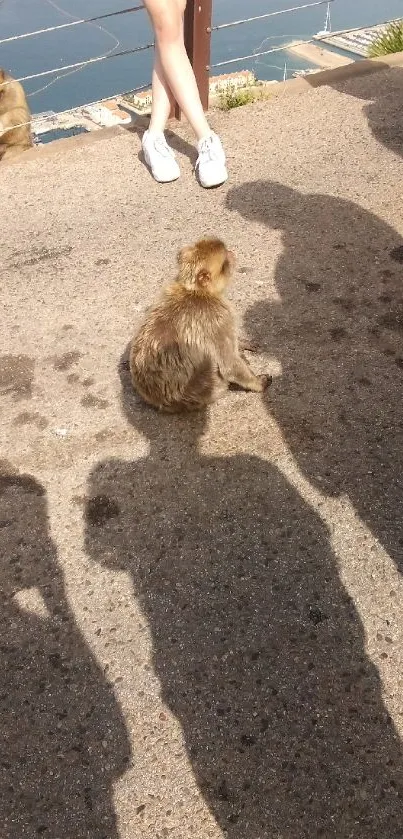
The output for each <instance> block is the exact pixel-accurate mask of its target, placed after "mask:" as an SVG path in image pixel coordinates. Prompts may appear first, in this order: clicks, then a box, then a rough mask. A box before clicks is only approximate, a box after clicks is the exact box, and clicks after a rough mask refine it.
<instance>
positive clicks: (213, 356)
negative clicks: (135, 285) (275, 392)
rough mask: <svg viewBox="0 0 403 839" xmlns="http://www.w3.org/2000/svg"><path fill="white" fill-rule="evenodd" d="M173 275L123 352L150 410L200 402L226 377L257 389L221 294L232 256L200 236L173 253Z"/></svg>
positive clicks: (264, 381)
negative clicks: (175, 265) (175, 267)
mask: <svg viewBox="0 0 403 839" xmlns="http://www.w3.org/2000/svg"><path fill="white" fill-rule="evenodd" d="M178 262H179V273H178V276H177V278H176V280H175V281H174V282H173V283H171V284H170V285H169V286H168V287H167V288H166V289H165V291H164V292H163V294H162V296H161V299H160V301H159V302H158V303H157V305H156V306H155V307H154V308H152V309H151V311H150V312H149V314H148V316H147V317H146V320H145V322H144V323H143V325H142V326H141V328H140V331H139V332H138V334H137V335H136V337H135V338H134V339H133V342H132V345H131V351H130V371H131V377H132V382H133V386H134V387H135V389H136V390H137V391H138V393H139V394H140V395H141V396H142V398H143V399H144V400H145V401H146V402H148V403H149V404H150V405H153V406H154V407H155V408H158V409H160V410H164V411H168V412H179V411H193V410H198V409H201V408H204V407H206V406H207V405H208V404H210V403H211V402H213V401H215V400H216V399H217V398H218V397H219V396H220V395H222V394H223V393H224V392H225V390H226V389H227V387H228V384H229V382H234V383H237V384H239V385H240V386H241V387H244V388H245V389H246V390H255V391H262V390H264V389H265V387H267V385H268V384H269V377H267V376H261V377H257V376H255V375H254V373H253V372H252V371H251V370H250V368H249V366H248V364H247V362H246V361H245V360H244V359H243V358H242V357H241V355H240V354H239V349H238V340H237V334H236V326H235V320H234V316H233V313H232V310H231V308H230V306H229V304H228V302H227V301H226V300H225V298H224V296H223V292H224V289H225V287H226V285H227V284H228V282H229V279H230V274H231V267H232V263H233V255H232V254H231V253H230V252H229V251H227V249H226V247H225V245H224V244H223V243H222V242H221V241H220V240H216V239H204V240H201V241H200V242H198V243H197V244H196V245H194V246H193V247H190V248H184V249H183V250H182V251H180V253H179V256H178Z"/></svg>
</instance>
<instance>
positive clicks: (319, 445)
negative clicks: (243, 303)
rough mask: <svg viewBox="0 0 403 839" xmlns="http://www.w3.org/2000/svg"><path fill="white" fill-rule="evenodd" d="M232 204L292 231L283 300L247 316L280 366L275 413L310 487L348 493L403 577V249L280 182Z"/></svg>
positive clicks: (285, 239)
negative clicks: (400, 257)
mask: <svg viewBox="0 0 403 839" xmlns="http://www.w3.org/2000/svg"><path fill="white" fill-rule="evenodd" d="M228 205H229V207H231V209H233V210H234V211H235V210H236V211H238V212H239V213H241V215H242V216H243V217H244V218H245V219H248V220H249V219H253V220H254V221H260V222H261V223H262V225H267V226H270V227H272V228H276V229H279V230H281V231H282V245H283V251H282V253H281V255H280V257H279V260H278V262H277V265H276V272H275V283H276V288H277V291H278V293H279V296H280V302H279V303H278V302H273V301H270V300H267V299H266V300H261V301H260V302H258V303H256V305H254V306H252V307H251V308H250V309H249V311H248V313H247V315H246V317H245V326H246V329H247V330H248V331H249V333H250V335H251V337H252V338H253V340H255V341H256V342H258V343H260V344H261V346H262V347H265V348H266V349H270V352H271V353H272V354H273V355H274V356H276V358H277V359H278V360H279V362H280V363H281V365H282V369H283V375H282V377H281V379H280V380H279V381H278V383H277V385H276V395H275V399H274V398H272V399H271V401H270V411H271V412H272V414H273V416H274V417H275V419H276V420H277V422H278V423H279V425H280V427H281V430H282V432H283V433H284V436H285V439H286V441H287V443H288V445H289V447H290V449H291V451H292V453H293V455H294V457H295V458H296V460H297V462H298V464H299V466H300V468H301V469H302V470H303V471H304V473H305V474H306V476H307V477H308V478H309V480H310V481H311V482H312V483H313V484H315V485H316V486H318V487H319V488H320V489H321V490H323V492H325V493H327V494H328V495H333V496H337V495H341V494H343V493H345V494H347V495H348V496H349V498H350V500H351V502H352V504H353V505H354V507H355V509H356V511H357V512H358V514H359V516H360V518H361V520H362V521H363V522H365V524H366V525H367V526H368V527H369V529H370V530H371V531H372V533H373V534H374V535H375V536H376V537H377V538H378V539H379V541H380V542H381V543H382V545H383V546H384V547H385V549H386V550H387V552H388V553H389V554H390V556H391V557H392V558H393V560H394V561H395V563H396V566H397V567H398V568H399V569H400V571H403V529H402V521H403V423H402V413H401V404H402V395H403V345H402V337H403V288H402V270H401V266H400V264H399V262H398V259H399V255H400V253H401V251H402V245H403V240H402V239H401V238H400V236H398V234H397V233H396V232H395V231H394V230H392V228H390V227H388V226H387V225H386V224H384V223H383V222H382V221H380V220H379V219H378V218H376V216H374V215H371V213H369V212H367V211H366V210H363V209H362V208H360V207H358V206H357V205H355V204H353V203H352V202H349V201H344V200H341V199H339V198H334V197H330V196H326V195H309V194H308V195H304V194H302V193H299V192H297V191H296V190H293V189H290V188H289V187H286V186H284V185H282V184H278V183H273V182H267V181H257V182H254V183H248V184H245V185H243V186H241V187H238V188H235V189H233V190H231V191H230V193H229V194H228Z"/></svg>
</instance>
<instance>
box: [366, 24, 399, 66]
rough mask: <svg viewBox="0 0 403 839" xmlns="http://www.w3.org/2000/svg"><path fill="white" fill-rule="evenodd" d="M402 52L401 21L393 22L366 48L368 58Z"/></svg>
mask: <svg viewBox="0 0 403 839" xmlns="http://www.w3.org/2000/svg"><path fill="white" fill-rule="evenodd" d="M402 51H403V20H398V21H393V23H389V24H388V26H387V27H386V28H385V29H384V30H383V32H381V34H380V35H379V36H378V37H377V38H376V39H375V41H373V42H372V44H371V46H370V47H369V48H368V56H369V58H376V57H377V56H379V55H389V54H390V53H392V52H402Z"/></svg>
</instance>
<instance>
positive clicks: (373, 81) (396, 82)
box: [306, 59, 403, 156]
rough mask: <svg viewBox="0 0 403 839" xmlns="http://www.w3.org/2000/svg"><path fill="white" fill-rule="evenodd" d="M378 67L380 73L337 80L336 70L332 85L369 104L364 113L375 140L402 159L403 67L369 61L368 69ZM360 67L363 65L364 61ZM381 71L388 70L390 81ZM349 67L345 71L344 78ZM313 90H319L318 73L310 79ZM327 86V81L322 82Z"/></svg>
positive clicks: (330, 82)
mask: <svg viewBox="0 0 403 839" xmlns="http://www.w3.org/2000/svg"><path fill="white" fill-rule="evenodd" d="M374 63H375V64H376V70H377V72H376V73H374V72H371V73H370V74H368V75H363V76H351V77H350V78H348V79H344V80H343V79H340V81H337V71H335V70H332V71H330V73H329V76H328V82H327V83H328V84H329V86H330V87H333V88H334V89H335V90H338V91H339V92H340V93H343V94H345V95H347V96H354V97H355V98H357V99H362V100H363V101H364V102H366V104H365V106H364V107H363V112H364V113H365V115H366V118H367V120H368V125H369V127H370V129H371V131H372V133H373V135H374V137H375V138H376V139H377V140H378V141H379V142H380V143H382V144H383V145H384V146H386V148H388V149H390V150H391V151H393V152H394V153H395V154H398V155H400V156H402V155H403V108H402V101H403V67H394V68H392V69H390V68H389V67H388V65H387V64H386V63H385V62H384V61H382V59H379V61H376V62H374V61H371V62H369V61H368V66H371V65H372V70H373V66H374ZM360 66H362V63H361V62H360ZM378 71H387V72H388V78H387V82H385V80H384V77H383V76H382V74H381V73H380V72H378ZM344 73H345V68H344V67H343V68H341V71H340V75H341V76H343V75H344ZM306 79H307V81H308V82H309V84H310V85H311V87H317V85H318V84H319V83H320V80H319V77H318V78H317V79H316V80H315V74H313V75H311V76H307V77H306ZM322 84H323V81H322Z"/></svg>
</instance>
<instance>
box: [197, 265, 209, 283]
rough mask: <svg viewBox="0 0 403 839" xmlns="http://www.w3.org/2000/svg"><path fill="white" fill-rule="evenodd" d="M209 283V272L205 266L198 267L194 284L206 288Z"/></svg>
mask: <svg viewBox="0 0 403 839" xmlns="http://www.w3.org/2000/svg"><path fill="white" fill-rule="evenodd" d="M210 283H211V273H210V271H209V270H208V269H207V268H200V270H199V271H198V272H197V274H196V285H198V286H199V288H206V286H208V285H209V284H210Z"/></svg>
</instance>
